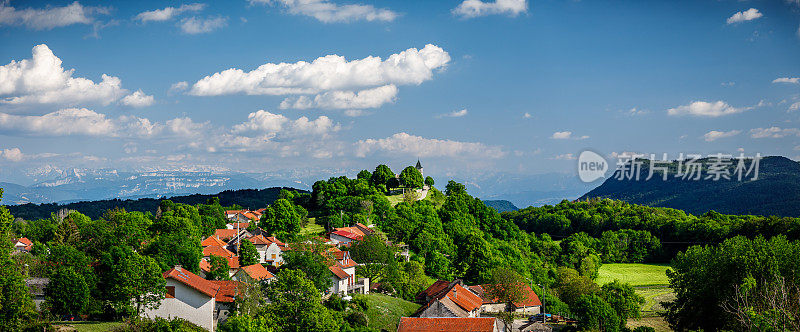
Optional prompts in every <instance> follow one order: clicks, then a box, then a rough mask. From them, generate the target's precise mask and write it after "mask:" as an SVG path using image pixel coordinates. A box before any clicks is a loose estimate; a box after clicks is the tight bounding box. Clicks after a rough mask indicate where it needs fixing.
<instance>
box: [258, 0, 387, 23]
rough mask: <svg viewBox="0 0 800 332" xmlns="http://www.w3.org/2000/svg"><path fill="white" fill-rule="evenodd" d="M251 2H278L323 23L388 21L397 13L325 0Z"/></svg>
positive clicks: (290, 9)
mask: <svg viewBox="0 0 800 332" xmlns="http://www.w3.org/2000/svg"><path fill="white" fill-rule="evenodd" d="M250 3H251V4H256V3H258V4H270V5H273V4H280V5H282V6H284V7H285V8H287V9H288V10H289V13H291V14H293V15H305V16H310V17H313V18H315V19H317V20H319V21H320V22H324V23H340V22H353V21H384V22H390V21H394V19H395V18H397V16H398V14H397V13H395V12H394V11H391V10H389V9H385V8H375V7H374V6H372V5H362V4H347V5H338V4H336V3H334V2H331V1H327V0H250Z"/></svg>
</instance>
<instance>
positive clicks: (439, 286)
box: [417, 280, 450, 302]
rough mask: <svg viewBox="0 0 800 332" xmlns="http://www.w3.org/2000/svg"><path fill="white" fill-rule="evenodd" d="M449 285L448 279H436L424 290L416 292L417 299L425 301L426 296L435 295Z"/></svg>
mask: <svg viewBox="0 0 800 332" xmlns="http://www.w3.org/2000/svg"><path fill="white" fill-rule="evenodd" d="M449 285H450V282H449V281H444V280H437V281H436V282H434V283H433V284H432V285H430V286H428V288H426V289H425V290H424V291H422V292H420V293H419V294H417V301H420V302H422V301H425V298H426V297H435V296H436V295H437V294H439V293H441V292H442V291H443V290H445V289H446V288H447V287H448V286H449Z"/></svg>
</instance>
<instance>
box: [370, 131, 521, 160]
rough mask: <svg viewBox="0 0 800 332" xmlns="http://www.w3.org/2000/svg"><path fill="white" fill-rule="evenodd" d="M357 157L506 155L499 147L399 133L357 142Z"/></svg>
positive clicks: (485, 156) (483, 156)
mask: <svg viewBox="0 0 800 332" xmlns="http://www.w3.org/2000/svg"><path fill="white" fill-rule="evenodd" d="M355 146H356V155H357V156H359V157H365V156H366V155H368V154H372V153H375V152H379V151H380V152H386V153H392V154H396V153H402V154H407V155H411V156H416V157H465V158H492V159H496V158H502V157H503V156H505V155H506V153H505V152H504V151H503V149H502V148H500V147H499V146H491V145H486V144H483V143H474V142H459V141H453V140H442V139H431V138H424V137H420V136H414V135H409V134H407V133H404V132H402V133H397V134H394V135H392V136H389V137H387V138H380V139H372V138H370V139H366V140H360V141H358V142H356V144H355Z"/></svg>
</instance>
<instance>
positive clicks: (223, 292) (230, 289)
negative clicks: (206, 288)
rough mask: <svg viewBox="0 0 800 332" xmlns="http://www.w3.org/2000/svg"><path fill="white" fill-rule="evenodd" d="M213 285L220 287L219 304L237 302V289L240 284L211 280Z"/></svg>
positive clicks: (218, 293)
mask: <svg viewBox="0 0 800 332" xmlns="http://www.w3.org/2000/svg"><path fill="white" fill-rule="evenodd" d="M209 281H211V282H212V283H213V284H215V285H217V286H219V291H218V292H217V296H216V298H217V302H225V303H233V301H235V300H236V293H237V288H238V287H239V284H240V283H239V282H238V281H235V280H209Z"/></svg>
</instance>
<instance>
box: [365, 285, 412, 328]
mask: <svg viewBox="0 0 800 332" xmlns="http://www.w3.org/2000/svg"><path fill="white" fill-rule="evenodd" d="M358 296H364V297H365V298H366V299H367V304H368V305H369V309H367V318H368V319H369V327H371V328H374V329H379V330H380V329H386V330H388V331H397V324H398V323H400V317H408V316H409V315H411V314H413V313H414V311H417V309H418V308H419V304H416V303H413V302H408V301H406V300H403V299H398V298H396V297H391V296H387V295H383V294H367V295H358Z"/></svg>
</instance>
